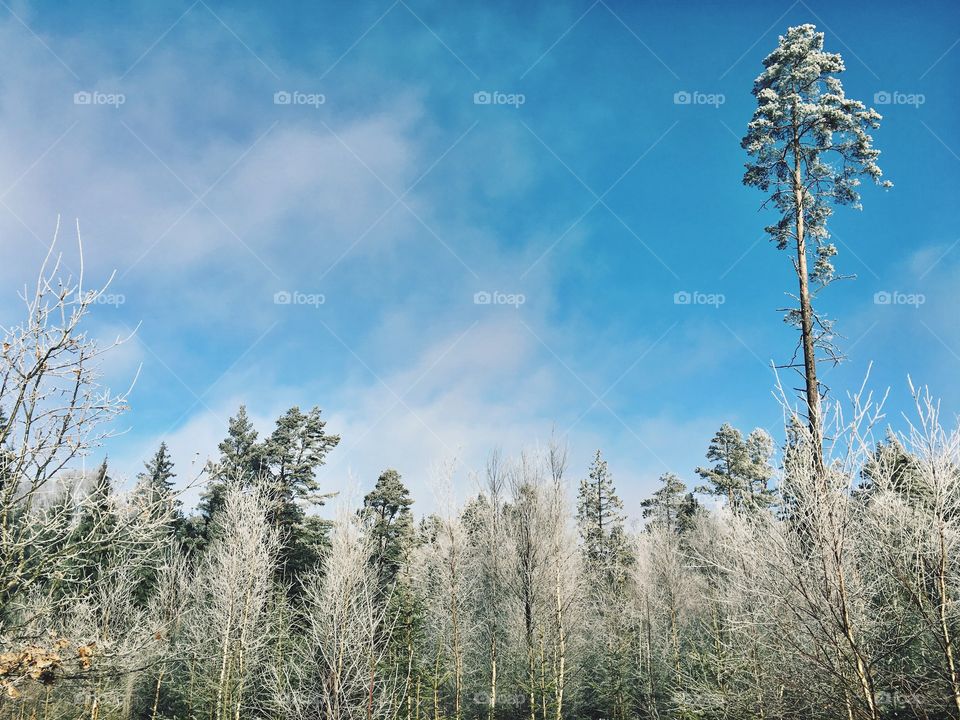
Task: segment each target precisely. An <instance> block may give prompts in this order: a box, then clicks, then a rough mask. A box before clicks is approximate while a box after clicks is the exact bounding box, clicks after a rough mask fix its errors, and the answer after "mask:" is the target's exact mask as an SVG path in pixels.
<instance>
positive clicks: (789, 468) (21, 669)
mask: <svg viewBox="0 0 960 720" xmlns="http://www.w3.org/2000/svg"><path fill="white" fill-rule="evenodd" d="M843 69H844V66H843V60H842V59H841V57H840V56H839V55H838V54H835V53H830V52H827V51H825V50H824V36H823V34H822V33H820V32H817V31H816V29H815V28H814V27H813V26H812V25H801V26H797V27H791V28H790V29H789V30H787V31H786V34H785V35H784V36H782V37H781V38H780V40H779V45H778V46H777V47H776V48H774V49H773V50H772V52H771V53H770V54H769V55H768V56H767V58H766V60H765V61H764V69H763V71H762V74H761V75H760V76H759V77H758V78H757V80H756V82H755V84H754V88H753V95H754V96H755V98H756V101H757V106H756V112H755V114H754V116H753V118H752V119H751V121H750V123H749V125H748V127H747V129H746V135H745V137H744V138H743V141H742V148H743V150H744V151H745V155H746V162H747V164H746V172H745V175H744V177H743V182H744V184H745V185H747V186H749V187H751V188H755V189H756V190H757V191H759V193H758V197H760V196H761V195H762V199H761V202H762V203H763V207H764V208H766V210H767V211H769V212H770V213H772V214H773V215H775V219H774V222H773V224H771V225H770V226H769V227H767V228H766V232H767V234H768V236H769V239H770V240H771V241H772V243H773V244H775V245H776V246H777V248H778V249H779V251H781V252H780V253H779V254H778V255H776V257H777V258H778V259H779V258H781V257H784V256H785V257H786V261H781V262H788V263H789V267H790V269H791V272H792V275H791V278H792V279H793V280H795V281H796V286H795V287H794V288H793V290H792V292H793V293H795V294H794V295H792V297H793V298H794V299H795V301H796V304H795V306H794V307H791V308H790V309H789V310H788V311H787V312H786V316H785V318H784V319H785V321H786V322H787V323H788V324H789V326H790V327H791V328H794V329H795V331H796V336H797V338H798V344H797V348H796V352H795V354H794V360H792V361H790V362H789V363H787V364H785V365H784V366H783V367H782V368H780V370H782V371H783V374H784V375H783V376H784V378H787V377H788V376H789V379H790V381H791V382H792V381H793V379H794V378H798V379H799V382H800V383H801V388H800V391H799V393H798V394H796V395H795V394H794V392H793V390H792V389H791V388H789V387H782V388H779V389H778V393H779V396H780V397H781V400H782V406H783V418H784V425H783V432H782V438H783V439H782V441H779V442H778V441H775V440H774V438H773V437H772V436H771V434H769V433H768V432H766V431H765V430H762V429H754V430H750V429H748V428H743V429H738V428H736V427H733V426H732V425H730V424H724V425H722V426H721V427H719V428H718V429H717V430H716V433H715V435H714V437H713V439H712V441H711V442H710V444H709V446H708V447H706V448H702V449H701V450H700V451H698V452H702V455H703V465H702V466H699V467H695V468H678V469H677V474H674V473H666V474H664V475H662V476H661V477H660V478H659V481H658V484H657V489H656V490H655V492H653V493H652V494H651V495H650V496H649V497H648V498H647V499H646V500H644V501H643V503H642V507H641V508H633V509H630V510H632V511H633V515H635V516H639V515H642V518H643V522H642V523H641V524H640V525H639V526H633V525H631V524H630V523H629V522H628V520H627V518H628V515H629V514H630V513H628V509H626V508H624V503H623V502H622V501H621V499H620V495H619V494H618V488H617V468H616V467H608V464H607V461H606V460H605V459H604V454H603V452H602V449H598V450H597V451H596V454H595V457H594V460H593V462H592V463H591V464H590V465H589V467H571V466H570V463H569V462H568V459H567V449H566V447H567V446H566V441H565V439H564V438H563V437H555V438H554V439H553V440H552V441H550V442H549V443H545V444H542V445H537V446H532V447H530V449H528V450H526V451H524V452H522V453H519V454H517V455H516V456H507V455H505V454H504V453H502V452H500V451H498V450H497V449H496V448H491V449H490V453H489V456H488V459H487V462H486V466H485V467H484V468H483V469H482V470H481V471H480V472H479V473H477V474H476V475H474V476H471V477H469V478H458V482H460V483H461V484H460V487H461V488H463V487H467V488H469V492H467V493H466V497H465V499H464V498H463V497H461V498H459V499H458V498H457V493H455V492H454V478H455V474H456V473H457V472H458V468H457V464H456V462H455V460H453V459H449V460H447V461H445V462H440V463H439V464H438V465H437V466H436V468H437V469H436V474H435V477H433V478H431V482H432V483H433V486H434V487H435V488H436V490H437V497H438V498H440V501H439V502H438V503H437V509H435V510H433V511H431V512H429V513H420V512H418V510H417V507H416V505H415V503H414V499H413V497H412V495H411V493H410V491H409V490H408V487H407V486H406V485H405V480H404V477H403V476H402V475H401V474H400V473H399V472H398V471H397V470H395V469H391V468H385V469H384V470H383V472H382V473H381V474H380V475H379V477H377V478H363V482H364V483H365V484H366V485H365V487H364V488H363V491H364V493H365V494H363V496H362V498H357V501H356V502H355V503H354V505H353V506H351V505H349V503H348V502H344V500H345V499H344V498H343V497H342V496H341V497H337V495H338V493H342V491H343V490H344V488H338V487H331V486H328V485H325V484H324V483H322V482H321V481H320V480H319V476H320V475H319V471H320V468H322V466H323V465H324V464H325V462H326V461H327V459H328V457H331V456H333V455H335V454H336V453H337V451H338V445H339V444H340V440H341V438H340V436H339V435H337V434H335V433H334V432H332V431H331V430H328V428H327V420H326V418H325V417H324V416H323V414H322V412H321V409H320V407H312V408H310V409H305V407H306V406H304V407H299V406H294V407H291V408H290V409H289V410H288V411H286V412H285V413H283V414H282V415H281V416H280V417H278V418H277V419H276V423H275V426H274V428H273V429H272V430H271V431H270V432H269V433H268V434H261V433H258V432H257V431H256V430H255V428H254V424H253V422H252V421H251V418H250V417H249V416H248V413H247V409H246V408H244V407H240V408H238V409H237V410H236V413H235V414H234V416H233V417H232V418H231V419H230V422H229V426H228V427H225V428H223V441H222V442H221V443H220V445H219V447H218V448H217V452H216V454H215V456H214V457H213V458H212V459H210V461H209V462H208V463H207V464H206V466H205V467H204V468H203V469H202V471H201V472H199V473H193V472H192V471H186V470H184V469H183V468H181V467H177V466H175V465H174V463H173V460H172V458H171V454H170V451H169V449H168V447H167V445H166V444H164V443H161V444H160V445H159V447H157V449H156V452H155V454H153V455H152V457H149V458H145V462H144V465H143V470H142V472H141V473H140V474H139V475H138V476H137V477H136V478H135V479H133V480H132V481H131V482H129V483H124V482H119V481H117V480H116V479H115V478H114V477H113V476H112V470H111V466H110V463H109V461H108V460H106V459H102V458H103V457H104V456H105V448H106V449H109V441H110V438H111V433H112V429H111V428H112V427H113V425H112V423H113V421H114V420H115V419H117V418H118V417H119V416H121V415H122V413H123V412H124V410H125V409H126V408H127V406H128V403H129V397H128V395H129V393H119V394H118V393H115V392H112V391H111V390H109V389H107V388H106V387H104V386H103V385H102V384H101V376H100V374H99V370H98V367H99V362H100V359H101V358H102V357H103V356H104V355H105V354H107V353H109V352H111V351H112V350H113V349H114V348H113V347H112V346H110V345H103V344H101V343H99V342H97V341H96V340H94V339H93V338H92V336H91V335H89V334H88V333H87V332H86V329H85V328H86V323H87V321H88V316H89V315H90V313H96V312H98V310H99V308H98V297H100V295H101V294H102V293H104V292H106V291H107V288H106V287H100V288H97V289H90V288H89V287H88V286H87V285H85V282H86V280H85V278H84V277H83V276H82V275H81V276H79V277H69V276H68V275H67V274H66V273H65V272H64V269H63V265H62V263H61V262H60V259H59V258H60V256H59V255H58V253H59V250H58V249H57V248H56V247H51V250H50V254H49V256H48V258H47V261H46V262H45V264H44V265H43V267H42V268H41V269H40V272H39V277H38V280H37V281H36V283H35V284H34V285H32V286H31V287H30V291H29V293H28V294H26V295H24V297H23V300H24V309H25V312H24V314H23V316H22V317H21V319H20V320H19V321H18V322H16V323H10V324H6V325H4V327H3V344H2V353H0V720H27V719H30V720H54V719H59V718H77V719H78V720H79V719H84V720H114V719H116V720H128V719H129V720H133V719H136V720H161V719H165V720H172V719H175V718H177V719H179V718H183V719H186V720H228V719H233V720H246V719H248V718H264V719H267V718H276V719H278V720H279V719H287V718H289V719H290V720H300V719H304V720H306V719H316V720H321V719H322V720H346V719H348V718H349V719H361V718H363V719H366V720H374V719H375V718H376V719H377V720H381V719H383V720H387V719H389V720H441V719H443V720H523V719H528V720H565V719H571V720H574V719H575V720H587V719H590V720H602V719H603V720H628V719H633V718H644V719H647V718H650V719H653V718H664V719H666V718H677V719H683V720H693V719H703V720H707V719H718V720H719V719H721V718H731V719H741V718H742V719H747V718H758V719H760V718H762V719H768V720H774V719H781V718H783V719H787V718H791V719H792V718H795V719H797V720H800V719H808V718H814V719H816V718H824V719H826V718H847V720H881V719H886V718H890V719H892V718H929V719H933V718H960V674H958V673H960V670H958V668H957V663H958V658H957V657H956V656H957V652H958V648H957V646H956V637H957V634H958V633H960V575H958V563H960V554H958V544H960V433H958V432H957V431H956V430H955V429H954V428H953V427H949V426H945V423H953V422H954V420H955V417H954V416H953V415H952V414H947V417H946V418H944V417H943V415H944V413H943V411H941V408H940V406H939V403H938V402H937V401H936V399H935V397H933V396H932V395H931V393H930V392H929V391H928V390H927V389H926V388H925V387H914V386H911V393H912V398H913V401H914V405H915V412H914V415H913V417H912V418H911V419H910V420H909V421H906V420H905V421H904V423H905V424H902V425H901V429H900V430H895V429H893V427H891V426H890V425H889V424H888V420H887V418H886V416H885V415H884V409H883V401H884V397H883V396H882V395H875V394H872V393H871V392H870V391H869V390H868V389H867V383H864V386H863V387H861V388H855V389H854V390H853V391H852V392H850V393H849V395H848V398H847V399H846V400H844V401H842V402H841V401H837V400H834V399H832V398H831V397H828V396H827V389H826V387H825V386H824V385H823V383H822V382H821V380H820V379H819V378H818V374H817V370H818V368H819V367H820V366H822V365H823V364H825V363H831V362H834V361H838V360H839V359H840V356H839V353H840V351H839V349H838V348H837V347H836V339H835V334H834V332H833V325H832V320H830V319H829V318H828V317H826V316H825V315H822V314H820V313H819V312H818V310H817V307H819V305H818V302H817V301H818V298H819V293H820V292H821V291H822V290H823V289H824V288H826V287H827V286H829V285H830V284H832V282H833V281H834V280H837V279H839V276H838V275H837V273H836V271H835V269H834V265H833V262H834V258H835V256H836V254H837V248H836V247H835V246H834V245H833V244H832V243H831V242H830V234H829V232H828V231H827V227H826V224H827V220H828V218H829V217H830V215H831V213H832V212H833V210H834V209H835V208H838V207H841V206H851V207H853V208H859V205H860V194H859V193H860V187H861V180H864V179H865V180H868V181H870V183H873V184H876V185H879V186H881V189H882V188H884V187H890V183H889V182H887V181H885V180H882V179H881V177H882V174H881V171H880V168H879V166H878V156H879V151H878V150H876V149H875V148H874V145H873V137H872V136H871V134H870V133H871V132H872V131H874V130H876V129H878V128H879V126H880V121H881V117H880V115H879V114H878V113H877V112H876V111H874V110H872V109H870V108H869V107H867V106H866V105H864V104H863V103H862V102H860V101H858V100H854V99H851V98H848V97H847V96H846V95H845V93H844V89H843V87H842V85H841V83H840V81H839V79H838V78H837V75H838V74H839V73H841V72H842V71H843ZM876 194H877V196H878V198H879V196H880V195H883V193H881V192H877V193H876ZM884 197H885V198H886V197H893V196H892V194H891V195H886V196H884ZM788 352H789V350H788ZM101 459H102V461H101ZM82 460H89V461H90V462H94V461H95V464H96V465H97V469H96V470H93V471H84V470H82V468H81V461H82ZM188 473H189V474H188ZM193 488H196V489H199V491H200V493H201V495H200V501H199V503H198V504H197V505H196V507H188V506H187V505H186V504H185V503H184V495H185V493H186V492H187V491H188V490H190V489H193ZM321 506H326V508H325V510H324V511H323V512H321V511H320V508H321ZM332 507H337V511H336V512H335V513H330V512H329V510H330V508H332Z"/></svg>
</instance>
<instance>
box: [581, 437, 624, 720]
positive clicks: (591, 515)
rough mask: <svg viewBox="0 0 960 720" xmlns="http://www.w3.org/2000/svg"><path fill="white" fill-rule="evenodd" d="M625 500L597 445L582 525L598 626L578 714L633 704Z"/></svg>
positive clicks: (620, 717)
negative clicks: (624, 612) (624, 609)
mask: <svg viewBox="0 0 960 720" xmlns="http://www.w3.org/2000/svg"><path fill="white" fill-rule="evenodd" d="M622 510H623V503H622V502H621V500H620V497H619V496H618V495H617V492H616V488H615V487H614V484H613V477H612V475H611V474H610V471H609V469H608V467H607V462H606V461H605V460H604V459H603V456H602V455H601V453H600V451H599V450H598V451H597V453H596V455H595V456H594V459H593V463H592V464H591V466H590V472H589V475H588V476H587V478H586V479H584V480H581V481H580V491H579V494H578V502H577V524H578V526H579V529H580V537H581V538H582V540H583V546H582V554H583V559H584V565H585V573H584V582H585V583H586V587H585V588H584V591H585V594H586V596H587V610H588V619H587V621H588V622H589V623H590V624H591V626H592V627H593V628H594V632H593V633H591V635H592V637H590V638H588V639H587V642H586V645H587V647H586V648H585V650H584V652H585V655H586V658H585V660H586V662H585V663H584V665H583V670H582V682H583V685H584V689H585V690H586V693H585V696H584V697H583V698H582V700H581V702H580V707H579V709H578V715H579V716H581V717H585V718H597V719H599V718H613V719H614V720H625V719H626V717H627V708H628V707H629V706H630V705H631V704H632V702H631V701H630V700H629V698H628V696H629V693H630V686H631V683H630V682H629V677H628V675H627V672H626V668H627V667H628V665H629V662H628V660H627V657H626V653H627V649H628V647H629V644H630V641H629V638H628V637H625V635H627V634H629V628H627V627H625V626H624V624H623V618H622V612H621V611H620V610H619V609H620V608H622V606H623V604H624V602H626V597H627V590H628V570H629V566H630V565H631V564H632V563H633V561H634V557H633V552H632V550H631V548H630V544H629V541H628V538H627V536H626V533H625V531H624V516H623V513H622Z"/></svg>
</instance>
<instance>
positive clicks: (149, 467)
mask: <svg viewBox="0 0 960 720" xmlns="http://www.w3.org/2000/svg"><path fill="white" fill-rule="evenodd" d="M176 476H177V474H176V473H175V472H174V471H173V460H172V459H171V458H170V451H169V450H168V449H167V444H166V443H165V442H161V443H160V447H159V448H158V449H157V452H156V453H154V455H153V457H151V458H150V459H149V460H148V461H147V462H145V463H144V471H143V472H141V473H140V474H138V475H137V488H136V492H137V494H138V495H139V496H140V497H142V498H143V499H144V500H146V502H147V503H148V506H149V507H151V508H152V509H153V510H154V512H164V511H166V512H167V513H169V514H171V515H172V516H173V518H174V521H175V523H176V524H177V525H179V524H180V523H182V520H183V516H182V513H181V512H180V507H181V505H182V503H181V502H180V500H178V499H177V498H176V497H175V494H174V492H173V479H174V478H175V477H176Z"/></svg>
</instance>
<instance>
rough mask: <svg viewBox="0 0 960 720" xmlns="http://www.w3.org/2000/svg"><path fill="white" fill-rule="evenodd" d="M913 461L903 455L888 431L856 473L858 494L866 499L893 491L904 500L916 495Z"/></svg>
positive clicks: (914, 464) (903, 450) (917, 470)
mask: <svg viewBox="0 0 960 720" xmlns="http://www.w3.org/2000/svg"><path fill="white" fill-rule="evenodd" d="M919 472H920V468H919V466H918V463H917V459H916V458H915V457H913V456H912V455H910V453H908V452H907V450H906V448H904V447H903V443H901V442H900V439H899V438H898V437H897V436H896V435H895V434H894V433H893V431H892V430H890V429H889V428H888V429H887V434H886V437H885V438H884V439H883V440H882V441H880V442H878V443H877V445H876V447H875V448H874V451H873V454H872V455H871V456H870V457H869V458H868V459H867V461H866V462H865V463H864V465H863V469H862V470H861V471H860V478H861V484H860V487H859V488H858V491H859V493H860V494H863V495H866V496H867V497H870V496H871V495H873V494H874V493H876V492H882V491H885V490H889V491H893V492H895V493H897V494H899V495H901V496H903V497H905V498H908V499H911V500H916V499H918V496H919V485H920V482H919V477H918V475H919Z"/></svg>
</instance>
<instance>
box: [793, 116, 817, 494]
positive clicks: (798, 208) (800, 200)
mask: <svg viewBox="0 0 960 720" xmlns="http://www.w3.org/2000/svg"><path fill="white" fill-rule="evenodd" d="M796 124H797V120H796V112H795V113H794V131H793V143H792V144H793V200H794V230H795V234H796V243H797V245H796V247H797V264H796V271H797V279H798V280H799V282H800V332H801V344H802V346H803V376H804V382H805V387H806V398H807V422H808V423H809V427H810V436H811V440H812V444H813V453H814V463H815V468H816V471H817V473H818V474H819V475H820V476H821V477H823V474H824V463H823V419H822V417H821V414H820V385H819V383H818V382H817V357H816V344H815V342H814V327H813V306H812V303H811V301H810V276H809V273H808V270H807V245H806V237H805V232H806V230H805V218H804V212H805V209H804V208H805V205H804V187H803V177H802V174H801V163H802V160H801V157H800V136H799V133H798V131H797V129H796Z"/></svg>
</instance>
